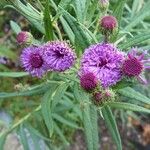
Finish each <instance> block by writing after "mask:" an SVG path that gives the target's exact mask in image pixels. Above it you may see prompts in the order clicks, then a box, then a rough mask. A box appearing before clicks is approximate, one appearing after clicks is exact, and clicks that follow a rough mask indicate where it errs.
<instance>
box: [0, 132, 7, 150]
mask: <svg viewBox="0 0 150 150" xmlns="http://www.w3.org/2000/svg"><path fill="white" fill-rule="evenodd" d="M6 136H7V135H5V134H4V135H2V136H0V149H1V150H3V149H4V144H5V141H6Z"/></svg>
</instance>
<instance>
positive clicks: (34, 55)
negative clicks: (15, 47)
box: [20, 46, 47, 78]
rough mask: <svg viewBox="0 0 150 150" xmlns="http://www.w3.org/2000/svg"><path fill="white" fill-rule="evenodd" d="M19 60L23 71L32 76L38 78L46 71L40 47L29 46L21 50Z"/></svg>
mask: <svg viewBox="0 0 150 150" xmlns="http://www.w3.org/2000/svg"><path fill="white" fill-rule="evenodd" d="M20 60H21V63H22V66H23V68H24V69H25V71H27V72H29V73H30V74H31V75H32V76H37V77H39V78H40V77H42V75H43V74H44V73H45V72H46V71H47V64H46V63H45V61H44V59H43V48H42V47H34V46H31V47H27V48H25V49H23V51H22V54H21V56H20Z"/></svg>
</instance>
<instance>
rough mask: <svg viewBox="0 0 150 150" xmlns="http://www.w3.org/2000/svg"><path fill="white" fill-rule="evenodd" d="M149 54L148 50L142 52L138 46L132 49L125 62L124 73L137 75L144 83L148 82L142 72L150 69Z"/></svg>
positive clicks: (130, 75)
mask: <svg viewBox="0 0 150 150" xmlns="http://www.w3.org/2000/svg"><path fill="white" fill-rule="evenodd" d="M147 56H148V53H147V51H144V52H140V51H138V49H137V48H133V49H131V51H130V52H129V53H128V55H127V58H126V59H125V60H124V62H123V66H122V70H123V73H124V74H125V75H127V76H129V77H137V78H138V79H139V80H140V81H141V82H142V83H146V81H145V79H144V78H143V77H142V72H143V71H144V70H145V69H150V58H146V57H147Z"/></svg>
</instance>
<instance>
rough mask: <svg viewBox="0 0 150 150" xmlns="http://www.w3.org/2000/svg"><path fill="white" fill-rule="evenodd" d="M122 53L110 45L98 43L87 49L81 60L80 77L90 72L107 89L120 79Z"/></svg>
mask: <svg viewBox="0 0 150 150" xmlns="http://www.w3.org/2000/svg"><path fill="white" fill-rule="evenodd" d="M123 60H124V53H123V52H120V51H119V50H118V49H117V48H116V47H115V46H113V45H112V44H106V43H99V44H96V45H92V46H90V47H89V48H87V49H86V50H85V52H84V54H83V57H82V59H81V68H80V73H79V74H80V75H82V74H85V73H87V72H92V73H93V74H94V75H95V76H96V77H97V79H98V80H99V81H100V84H101V85H102V86H103V87H104V88H107V87H109V86H112V85H114V84H116V83H117V82H118V81H119V80H121V77H122V71H121V66H122V62H123Z"/></svg>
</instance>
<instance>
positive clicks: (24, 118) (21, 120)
mask: <svg viewBox="0 0 150 150" xmlns="http://www.w3.org/2000/svg"><path fill="white" fill-rule="evenodd" d="M40 109H41V105H39V106H38V107H37V108H36V109H34V110H33V111H32V112H30V113H28V114H27V115H26V116H24V117H23V118H22V119H20V120H19V121H18V122H16V123H15V124H14V125H12V126H11V127H10V128H9V129H8V130H5V131H4V132H2V133H1V134H0V137H2V136H4V135H7V134H9V133H10V132H11V131H12V130H14V129H15V128H17V127H18V126H19V125H20V124H22V123H23V122H24V121H26V120H27V119H28V118H30V117H31V115H32V114H33V113H34V112H37V111H39V110H40Z"/></svg>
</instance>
